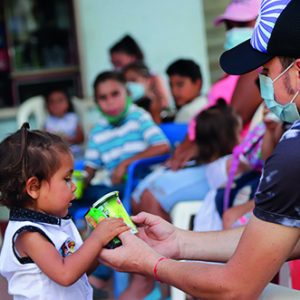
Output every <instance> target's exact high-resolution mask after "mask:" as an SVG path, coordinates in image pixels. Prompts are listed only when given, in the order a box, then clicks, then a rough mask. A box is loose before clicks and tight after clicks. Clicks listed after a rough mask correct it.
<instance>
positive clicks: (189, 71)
mask: <svg viewBox="0 0 300 300" xmlns="http://www.w3.org/2000/svg"><path fill="white" fill-rule="evenodd" d="M166 72H167V74H168V76H172V75H179V76H184V77H189V78H190V79H191V80H192V81H194V82H195V81H196V80H198V79H200V80H201V81H202V74H201V69H200V66H199V65H198V64H197V63H195V62H194V61H193V60H191V59H178V60H176V61H174V62H173V63H172V64H170V65H169V67H168V68H167V71H166Z"/></svg>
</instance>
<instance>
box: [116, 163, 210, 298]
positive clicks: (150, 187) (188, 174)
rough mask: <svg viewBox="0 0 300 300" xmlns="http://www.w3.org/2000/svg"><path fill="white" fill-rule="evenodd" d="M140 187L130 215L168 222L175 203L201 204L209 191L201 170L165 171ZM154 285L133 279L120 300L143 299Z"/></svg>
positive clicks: (199, 168) (141, 277) (134, 277)
mask: <svg viewBox="0 0 300 300" xmlns="http://www.w3.org/2000/svg"><path fill="white" fill-rule="evenodd" d="M143 185H144V186H143V191H142V193H140V195H139V197H134V199H133V201H132V209H133V212H134V213H135V214H136V213H138V212H140V211H146V212H149V213H152V214H156V215H159V216H161V217H162V218H164V219H166V220H168V221H170V215H169V212H170V210H171V209H172V207H173V206H174V205H175V204H176V203H177V202H179V201H190V200H202V199H204V196H205V195H206V193H207V192H208V190H209V184H208V182H207V178H206V173H205V167H203V166H201V167H200V166H198V167H194V168H189V169H182V170H179V171H176V172H174V171H171V170H165V171H164V172H163V174H162V173H161V174H160V176H157V177H155V178H152V180H151V181H150V180H149V178H148V182H147V186H146V185H145V184H143ZM133 196H134V195H133ZM154 283H155V282H154V281H153V279H152V278H146V277H144V276H140V275H132V277H131V282H130V284H129V287H128V288H127V289H126V290H125V291H124V293H123V294H122V295H121V297H120V299H121V300H128V299H134V300H141V299H144V298H145V297H146V296H147V295H148V294H149V293H150V292H151V291H152V289H153V287H154Z"/></svg>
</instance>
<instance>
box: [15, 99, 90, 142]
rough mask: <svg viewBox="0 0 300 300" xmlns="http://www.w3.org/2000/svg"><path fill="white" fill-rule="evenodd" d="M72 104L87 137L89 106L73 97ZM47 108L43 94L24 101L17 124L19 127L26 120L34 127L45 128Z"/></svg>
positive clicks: (18, 113) (20, 107)
mask: <svg viewBox="0 0 300 300" xmlns="http://www.w3.org/2000/svg"><path fill="white" fill-rule="evenodd" d="M71 101H72V104H73V106H74V111H75V112H76V114H77V115H78V117H79V120H80V123H81V124H82V127H83V131H84V135H85V137H86V136H87V135H88V130H89V126H88V118H87V107H86V105H85V103H84V101H83V100H81V99H79V98H76V97H72V99H71ZM47 114H48V113H47V109H46V106H45V99H44V97H43V96H42V95H39V96H34V97H31V98H29V99H27V100H26V101H25V102H23V103H22V104H21V105H20V106H19V109H18V112H17V125H18V128H20V127H21V126H22V124H23V123H24V122H29V123H30V127H31V128H32V129H40V130H41V129H43V127H44V123H45V120H46V117H47Z"/></svg>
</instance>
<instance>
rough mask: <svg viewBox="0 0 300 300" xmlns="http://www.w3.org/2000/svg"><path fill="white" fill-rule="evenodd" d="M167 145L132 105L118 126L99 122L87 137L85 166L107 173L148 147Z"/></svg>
mask: <svg viewBox="0 0 300 300" xmlns="http://www.w3.org/2000/svg"><path fill="white" fill-rule="evenodd" d="M161 144H168V140H167V138H166V136H165V135H164V133H163V132H162V131H161V129H160V128H159V127H158V126H157V125H156V124H155V123H154V122H153V120H152V118H151V117H150V115H149V114H148V113H147V112H146V111H144V110H143V109H141V108H139V107H137V106H136V105H135V104H132V105H131V106H130V107H129V110H128V113H127V115H126V117H125V118H124V120H123V121H122V122H121V124H120V125H118V126H114V125H111V124H110V123H109V122H108V121H107V120H106V119H105V118H101V119H100V120H99V121H98V123H97V124H96V125H95V126H94V128H93V129H92V130H91V132H90V134H89V139H88V143H87V148H86V152H85V165H86V166H89V167H92V168H94V169H99V168H101V167H104V168H106V169H107V170H109V171H110V172H112V170H113V169H114V168H115V167H117V166H118V165H119V164H120V163H121V162H122V161H124V160H126V159H128V158H130V157H132V156H134V155H136V154H138V153H140V152H143V151H145V150H146V149H147V148H149V147H151V146H156V145H161Z"/></svg>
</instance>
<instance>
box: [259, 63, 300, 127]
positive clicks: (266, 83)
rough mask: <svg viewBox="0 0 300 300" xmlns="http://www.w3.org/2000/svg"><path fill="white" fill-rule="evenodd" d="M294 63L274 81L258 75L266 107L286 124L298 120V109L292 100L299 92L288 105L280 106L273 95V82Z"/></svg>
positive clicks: (299, 117)
mask: <svg viewBox="0 0 300 300" xmlns="http://www.w3.org/2000/svg"><path fill="white" fill-rule="evenodd" d="M293 64H294V63H292V64H291V65H290V66H288V67H287V68H286V69H285V70H284V71H283V72H282V73H280V74H279V75H278V76H277V77H276V78H275V79H274V80H272V79H271V78H270V77H267V76H265V75H263V74H259V82H260V94H261V96H262V98H263V99H264V101H265V103H266V106H267V107H268V108H269V110H270V111H271V112H273V113H274V114H275V115H276V116H277V117H278V118H279V119H280V120H282V121H284V122H288V123H294V122H295V121H297V120H299V119H300V115H299V112H298V108H297V106H296V104H295V103H294V100H295V99H296V97H297V96H298V94H299V91H297V92H296V94H295V95H294V97H293V98H292V100H291V101H290V102H289V103H288V104H285V105H283V104H280V103H278V102H276V100H275V95H274V85H273V84H274V82H275V81H276V80H278V79H279V78H280V77H281V76H282V75H283V74H284V73H285V72H287V71H288V70H289V69H290V68H291V67H292V66H293Z"/></svg>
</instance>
